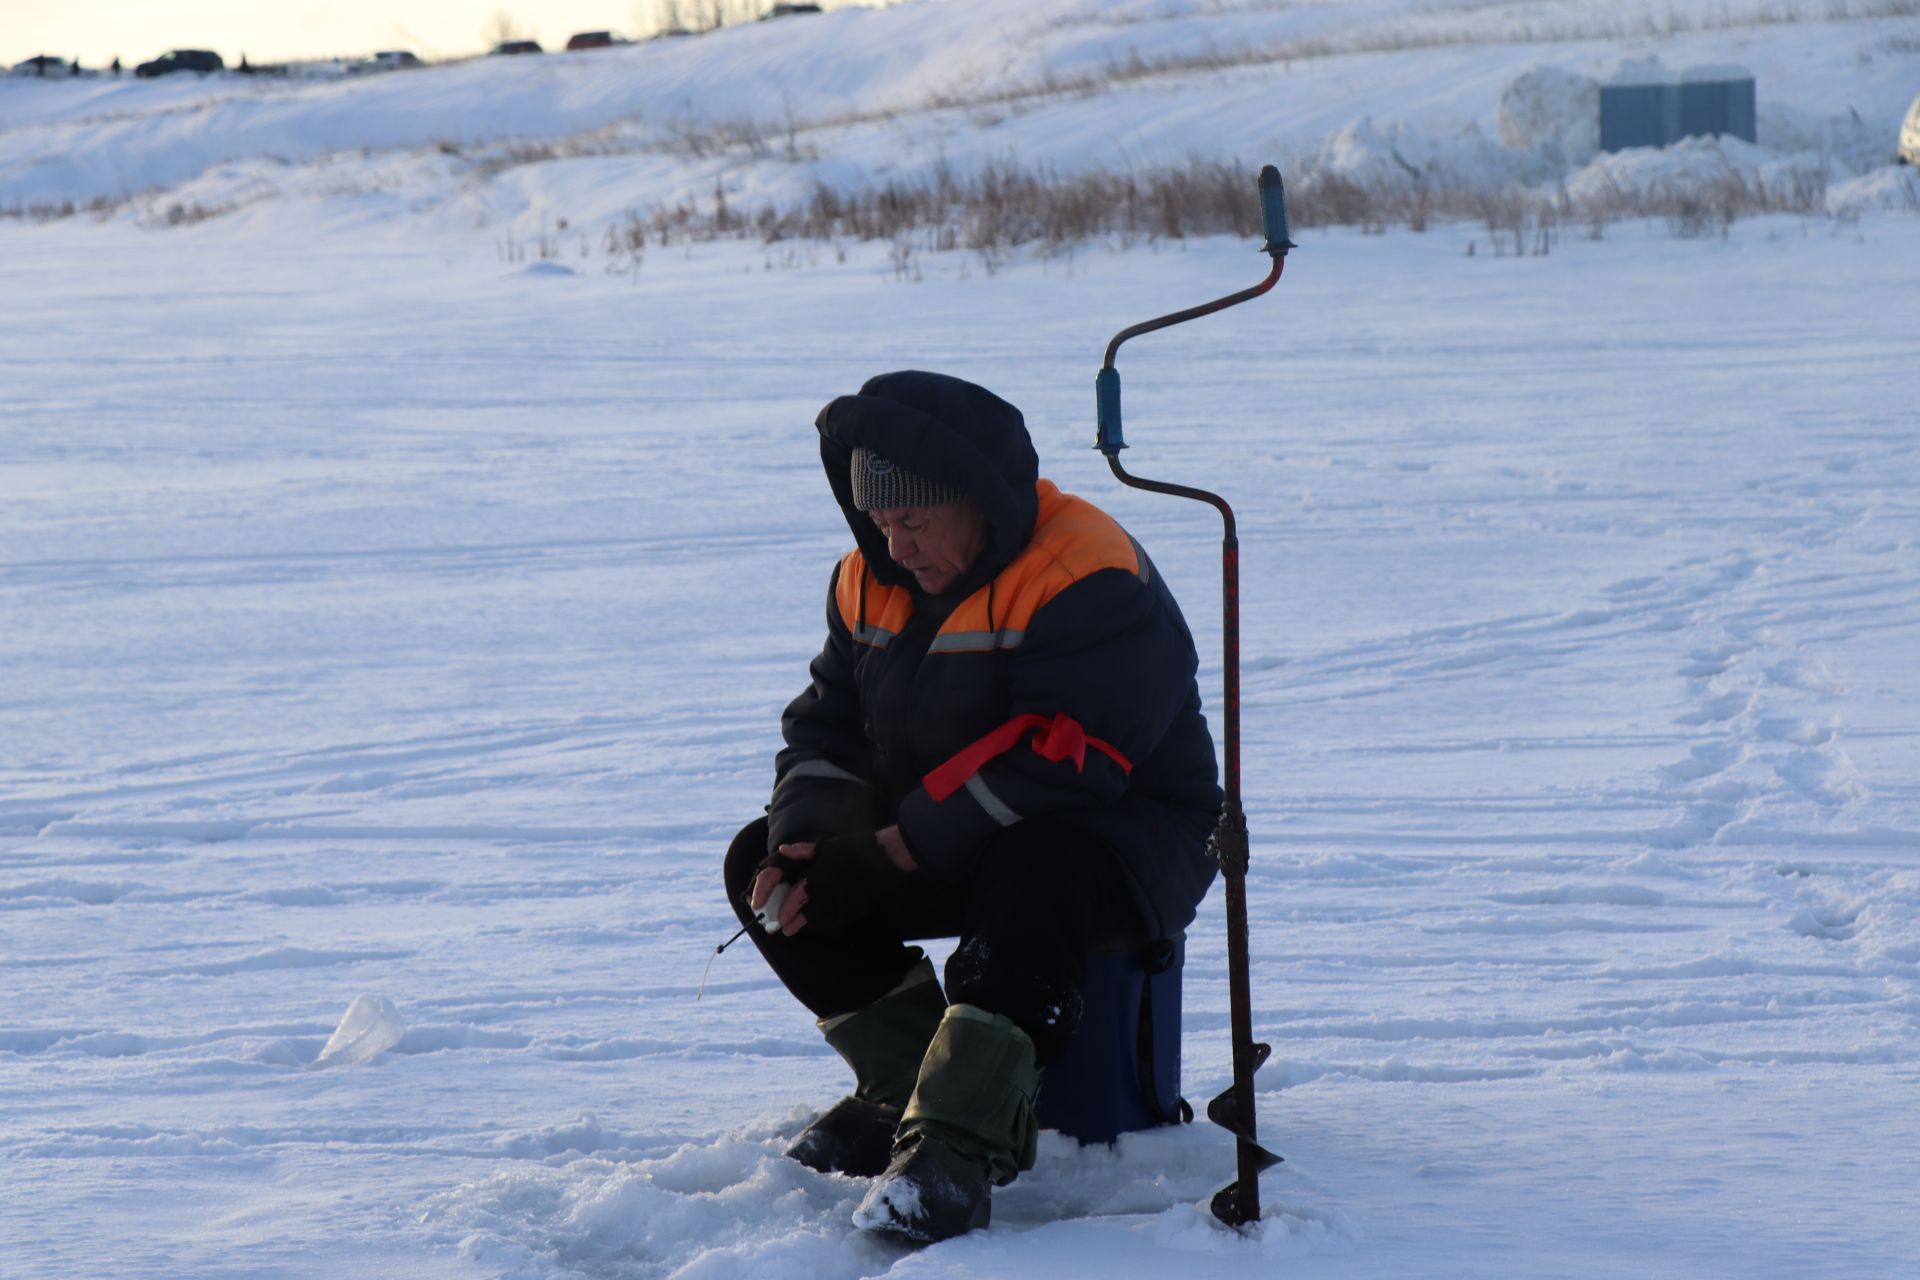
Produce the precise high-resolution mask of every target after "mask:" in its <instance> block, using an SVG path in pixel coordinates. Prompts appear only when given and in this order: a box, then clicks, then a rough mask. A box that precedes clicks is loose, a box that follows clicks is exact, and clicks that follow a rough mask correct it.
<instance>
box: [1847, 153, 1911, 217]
mask: <svg viewBox="0 0 1920 1280" xmlns="http://www.w3.org/2000/svg"><path fill="white" fill-rule="evenodd" d="M1876 210H1887V211H1893V212H1899V213H1920V175H1916V172H1915V170H1914V169H1912V168H1911V167H1909V166H1907V165H1894V164H1890V165H1887V166H1885V167H1884V168H1880V169H1875V170H1873V171H1872V172H1871V173H1866V174H1862V175H1861V176H1860V177H1858V178H1852V179H1849V180H1847V181H1845V182H1837V183H1834V184H1833V185H1832V186H1830V187H1828V188H1827V212H1828V213H1830V214H1833V215H1834V216H1835V217H1839V218H1851V217H1858V216H1859V215H1860V214H1862V213H1867V212H1871V211H1876Z"/></svg>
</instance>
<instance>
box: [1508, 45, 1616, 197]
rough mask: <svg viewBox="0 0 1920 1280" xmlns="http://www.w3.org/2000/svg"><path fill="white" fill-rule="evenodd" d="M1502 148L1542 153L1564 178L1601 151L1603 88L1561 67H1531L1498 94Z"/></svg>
mask: <svg viewBox="0 0 1920 1280" xmlns="http://www.w3.org/2000/svg"><path fill="white" fill-rule="evenodd" d="M1499 119H1500V144H1501V145H1502V146H1505V147H1511V148H1513V149H1515V150H1521V151H1534V152H1538V153H1539V155H1540V158H1541V161H1542V162H1543V163H1545V164H1547V165H1550V166H1552V167H1553V168H1554V169H1555V170H1556V171H1557V172H1560V173H1564V172H1566V171H1568V170H1570V169H1572V168H1575V167H1577V166H1579V165H1583V164H1585V163H1586V162H1587V161H1589V160H1591V159H1592V158H1593V157H1594V155H1595V154H1596V153H1597V152H1598V151H1599V150H1600V82H1599V81H1598V80H1595V79H1593V78H1592V77H1591V76H1583V75H1577V74H1575V73H1574V72H1571V71H1566V70H1563V69H1562V68H1559V67H1538V66H1536V67H1530V68H1528V69H1527V70H1526V71H1524V72H1522V73H1521V74H1520V75H1518V76H1515V77H1514V78H1513V79H1512V80H1510V81H1508V82H1507V87H1506V88H1505V89H1502V90H1501V91H1500V116H1499Z"/></svg>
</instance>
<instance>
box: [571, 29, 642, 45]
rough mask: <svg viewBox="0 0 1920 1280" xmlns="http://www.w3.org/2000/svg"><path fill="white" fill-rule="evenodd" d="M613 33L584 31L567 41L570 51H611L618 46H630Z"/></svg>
mask: <svg viewBox="0 0 1920 1280" xmlns="http://www.w3.org/2000/svg"><path fill="white" fill-rule="evenodd" d="M629 43H631V42H630V41H627V40H623V39H621V38H620V37H619V36H617V35H615V34H613V32H611V31H582V32H579V33H577V34H575V35H573V36H570V37H568V39H567V48H569V49H609V48H612V47H613V46H614V45H616V44H629Z"/></svg>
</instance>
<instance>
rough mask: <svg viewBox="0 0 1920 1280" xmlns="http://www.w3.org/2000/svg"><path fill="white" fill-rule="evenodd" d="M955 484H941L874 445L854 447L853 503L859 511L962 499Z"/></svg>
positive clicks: (924, 505) (933, 504) (919, 505)
mask: <svg viewBox="0 0 1920 1280" xmlns="http://www.w3.org/2000/svg"><path fill="white" fill-rule="evenodd" d="M960 496H961V494H960V491H959V490H958V489H956V488H954V487H953V486H952V485H945V484H938V483H935V482H934V481H932V480H929V479H927V478H926V477H925V476H923V475H918V474H916V473H914V472H912V471H909V470H907V469H906V468H905V467H903V466H900V465H899V464H897V463H894V462H890V461H888V460H887V459H886V458H883V457H881V456H880V455H879V454H877V453H875V452H874V451H873V450H871V449H864V448H856V449H855V450H854V451H853V505H854V508H855V509H856V510H859V511H872V510H873V509H874V508H875V507H883V508H885V507H938V506H941V505H943V504H945V503H949V502H958V501H959V500H960Z"/></svg>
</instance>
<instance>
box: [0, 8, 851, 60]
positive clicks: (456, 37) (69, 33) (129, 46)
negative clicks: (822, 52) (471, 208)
mask: <svg viewBox="0 0 1920 1280" xmlns="http://www.w3.org/2000/svg"><path fill="white" fill-rule="evenodd" d="M722 2H723V3H731V4H736V5H739V6H741V7H743V8H745V7H748V6H751V7H753V8H768V7H771V4H772V0H722ZM852 2H853V0H821V6H822V7H823V8H837V7H839V6H840V5H844V4H848V3H852ZM708 3H710V0H682V6H683V8H684V9H687V10H692V9H695V8H704V7H706V5H707V4H708ZM661 8H662V0H331V2H329V3H319V2H305V0H284V2H283V3H273V4H261V3H260V2H259V0H168V2H167V3H164V4H162V3H155V2H154V0H0V62H4V63H5V65H7V66H12V65H14V64H15V63H17V62H20V61H21V60H23V59H25V58H30V57H33V56H34V55H36V54H40V53H50V54H55V55H57V56H59V57H63V58H69V59H71V58H79V59H80V61H81V63H82V65H84V66H88V67H94V66H105V65H107V64H108V63H110V62H112V61H113V59H114V58H116V57H117V58H119V59H120V60H121V62H122V63H124V64H125V65H127V66H129V67H131V66H133V65H134V64H135V63H139V62H145V61H146V60H147V59H149V58H153V57H157V56H158V55H159V54H161V53H164V52H165V51H166V50H168V49H176V48H192V49H212V50H213V51H214V52H216V53H218V54H219V55H220V56H221V57H223V58H225V59H226V60H227V62H228V63H230V64H232V63H238V62H239V61H240V55H241V54H243V53H244V54H245V55H246V56H247V58H248V60H249V61H252V62H256V63H260V62H277V61H282V60H286V59H292V58H326V57H333V56H336V55H345V56H349V57H354V56H362V55H365V54H369V53H372V52H374V51H375V50H379V49H410V50H412V51H413V52H414V53H416V54H418V55H419V56H421V57H422V58H427V59H433V58H442V57H459V56H462V55H465V54H472V53H482V52H485V50H486V49H487V48H488V47H489V46H490V45H491V44H493V42H494V41H495V40H496V39H497V38H498V35H497V31H498V29H499V26H500V24H501V21H502V20H503V19H504V20H505V21H506V22H507V23H508V24H510V25H511V26H512V27H513V28H514V32H513V34H515V35H517V36H531V37H532V38H533V39H536V40H538V41H540V43H541V44H543V45H545V46H546V47H547V48H549V49H556V48H560V47H562V46H564V45H565V44H566V41H567V37H568V36H570V35H572V34H573V33H574V32H576V31H608V30H610V31H616V32H620V33H623V34H627V35H634V36H640V35H646V34H648V33H649V32H651V31H653V30H654V29H656V28H657V27H658V26H659V22H658V14H659V13H660V11H661Z"/></svg>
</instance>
